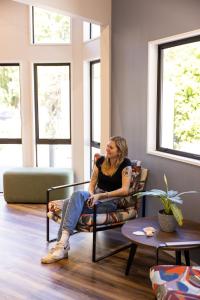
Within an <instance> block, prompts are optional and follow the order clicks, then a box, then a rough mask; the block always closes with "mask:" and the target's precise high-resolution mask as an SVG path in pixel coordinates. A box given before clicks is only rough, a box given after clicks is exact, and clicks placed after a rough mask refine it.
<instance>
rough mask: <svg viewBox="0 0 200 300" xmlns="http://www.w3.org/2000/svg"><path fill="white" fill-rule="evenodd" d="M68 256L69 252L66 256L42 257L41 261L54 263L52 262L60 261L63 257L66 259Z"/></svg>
mask: <svg viewBox="0 0 200 300" xmlns="http://www.w3.org/2000/svg"><path fill="white" fill-rule="evenodd" d="M66 258H68V253H67V254H66V255H65V256H64V257H59V258H52V259H45V258H44V259H43V258H42V259H41V263H42V264H52V263H54V262H57V261H59V260H62V259H66Z"/></svg>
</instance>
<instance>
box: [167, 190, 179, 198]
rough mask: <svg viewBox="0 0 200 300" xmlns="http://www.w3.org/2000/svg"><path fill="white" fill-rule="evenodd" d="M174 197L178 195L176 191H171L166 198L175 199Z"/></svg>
mask: <svg viewBox="0 0 200 300" xmlns="http://www.w3.org/2000/svg"><path fill="white" fill-rule="evenodd" d="M176 195H178V191H173V190H170V191H168V197H175V196H176Z"/></svg>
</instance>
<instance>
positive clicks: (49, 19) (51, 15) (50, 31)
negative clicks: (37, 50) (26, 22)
mask: <svg viewBox="0 0 200 300" xmlns="http://www.w3.org/2000/svg"><path fill="white" fill-rule="evenodd" d="M70 23H71V21H70V17H69V16H65V15H62V14H58V13H55V12H52V11H49V10H45V9H42V8H38V7H32V29H33V44H63V43H70V40H71V38H70Z"/></svg>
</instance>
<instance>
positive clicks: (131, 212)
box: [47, 200, 137, 231]
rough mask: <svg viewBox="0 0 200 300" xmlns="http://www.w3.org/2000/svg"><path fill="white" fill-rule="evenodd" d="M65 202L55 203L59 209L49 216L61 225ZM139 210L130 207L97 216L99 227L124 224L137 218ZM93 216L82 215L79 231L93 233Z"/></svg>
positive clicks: (57, 201) (78, 226)
mask: <svg viewBox="0 0 200 300" xmlns="http://www.w3.org/2000/svg"><path fill="white" fill-rule="evenodd" d="M63 201H64V200H55V201H53V202H54V204H55V205H56V207H57V209H56V211H54V212H49V213H48V214H47V215H48V217H49V218H50V219H52V220H53V221H55V222H57V223H60V222H61V215H62V206H63ZM136 216H137V210H136V209H135V208H134V207H128V208H126V209H118V210H117V211H115V212H109V213H99V214H97V219H96V223H97V225H110V224H115V223H117V224H119V223H123V222H125V221H127V220H129V219H133V218H136ZM92 225H93V214H82V215H81V216H80V218H79V221H78V224H77V229H78V230H81V231H92Z"/></svg>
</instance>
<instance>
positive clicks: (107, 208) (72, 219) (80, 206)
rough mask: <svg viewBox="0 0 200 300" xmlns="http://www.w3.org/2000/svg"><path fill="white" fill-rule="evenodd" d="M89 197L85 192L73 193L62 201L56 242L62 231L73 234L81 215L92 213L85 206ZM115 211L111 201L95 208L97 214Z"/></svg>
mask: <svg viewBox="0 0 200 300" xmlns="http://www.w3.org/2000/svg"><path fill="white" fill-rule="evenodd" d="M89 197H90V194H89V192H87V191H77V192H74V193H73V194H72V196H71V198H69V199H66V200H65V201H64V205H63V209H62V219H61V224H60V228H59V231H58V239H57V240H58V241H59V240H60V238H61V234H62V230H63V229H64V230H67V231H68V232H69V233H70V234H72V233H73V231H74V229H75V228H76V225H77V222H78V219H79V217H80V215H81V214H82V213H86V214H87V213H89V214H92V213H93V211H94V210H93V208H89V207H88V206H87V204H86V201H87V199H88V198H89ZM116 209H117V204H116V203H115V202H113V201H107V202H105V203H102V204H101V205H99V207H98V206H97V212H98V213H107V212H112V211H115V210H116Z"/></svg>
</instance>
